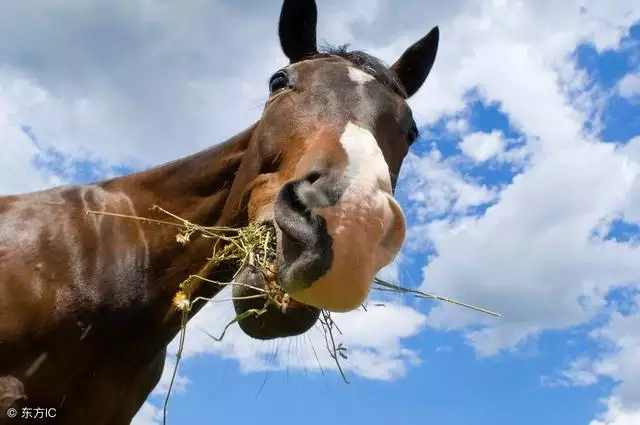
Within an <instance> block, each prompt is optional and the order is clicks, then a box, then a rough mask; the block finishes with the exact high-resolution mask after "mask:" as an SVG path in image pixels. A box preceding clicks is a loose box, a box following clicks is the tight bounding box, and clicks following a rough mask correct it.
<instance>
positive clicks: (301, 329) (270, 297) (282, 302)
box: [232, 222, 320, 340]
mask: <svg viewBox="0 0 640 425" xmlns="http://www.w3.org/2000/svg"><path fill="white" fill-rule="evenodd" d="M260 225H261V226H263V227H264V228H265V229H267V230H268V231H269V232H270V234H271V235H280V234H282V231H281V230H280V229H279V228H278V226H277V225H276V224H275V223H273V222H262V223H260ZM279 240H280V237H279V236H278V237H270V238H269V239H268V241H269V242H268V244H266V245H265V246H263V247H261V248H258V249H257V250H256V251H257V252H254V253H253V257H254V258H258V259H260V260H256V261H252V262H248V263H245V264H244V265H243V266H242V268H241V269H240V270H239V271H238V273H237V275H236V278H235V279H234V280H235V282H236V284H234V285H233V286H232V288H233V289H232V293H233V306H234V310H235V313H236V315H238V316H239V317H242V319H240V320H238V325H239V327H240V329H241V330H242V331H243V332H244V333H245V334H246V335H248V336H249V337H251V338H254V339H260V340H269V339H275V338H285V337H292V336H297V335H301V334H303V333H305V332H307V331H308V330H309V329H311V328H312V327H313V326H314V325H315V323H316V322H317V320H318V318H319V317H320V310H319V309H317V308H315V307H312V306H309V305H306V304H304V303H301V302H299V301H296V300H294V299H293V298H292V297H291V296H290V295H289V293H288V292H287V291H286V290H285V288H284V287H283V285H282V284H281V282H280V278H279V273H278V270H279V266H280V265H281V264H282V261H281V260H280V258H281V254H280V253H281V252H282V244H281V243H279Z"/></svg>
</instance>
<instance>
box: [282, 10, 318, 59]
mask: <svg viewBox="0 0 640 425" xmlns="http://www.w3.org/2000/svg"><path fill="white" fill-rule="evenodd" d="M317 21H318V9H317V7H316V2H315V0H284V3H283V4H282V10H281V11H280V23H279V24H278V35H279V36H280V46H281V47H282V51H283V52H284V54H285V55H286V56H287V57H288V58H289V60H290V61H291V63H294V62H298V61H300V60H302V59H304V58H305V57H306V56H309V55H313V54H315V53H317V46H316V23H317Z"/></svg>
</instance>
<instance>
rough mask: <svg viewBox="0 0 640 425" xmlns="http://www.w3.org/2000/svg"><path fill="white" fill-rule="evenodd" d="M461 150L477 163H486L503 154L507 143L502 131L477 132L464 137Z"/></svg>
mask: <svg viewBox="0 0 640 425" xmlns="http://www.w3.org/2000/svg"><path fill="white" fill-rule="evenodd" d="M460 148H461V149H462V152H464V153H465V154H466V155H468V156H470V157H471V158H473V159H474V160H475V161H478V162H485V161H487V160H489V159H491V158H493V157H495V156H497V155H499V154H500V153H502V151H503V150H504V148H505V142H504V140H503V134H502V132H501V131H498V130H493V131H491V132H490V133H484V132H476V133H471V134H467V135H466V136H464V138H463V139H462V143H460Z"/></svg>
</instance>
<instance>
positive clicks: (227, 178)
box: [0, 0, 439, 425]
mask: <svg viewBox="0 0 640 425" xmlns="http://www.w3.org/2000/svg"><path fill="white" fill-rule="evenodd" d="M317 14H318V13H317V6H316V3H315V1H313V0H283V2H282V6H281V10H280V16H279V21H278V37H279V42H280V46H281V49H282V52H283V53H284V54H285V56H286V57H287V58H288V60H289V61H288V64H287V65H286V66H284V67H282V68H281V69H277V70H275V72H273V74H272V76H271V77H270V79H269V83H268V87H266V88H265V90H268V99H267V100H266V102H265V104H264V108H263V111H262V113H261V116H260V118H259V120H258V121H257V122H254V123H253V124H251V125H249V126H248V127H247V128H246V129H245V130H244V131H241V132H239V133H238V134H236V135H234V136H232V137H230V138H228V139H227V140H225V141H222V142H221V143H217V144H214V145H212V147H209V148H207V149H204V150H202V151H200V152H197V153H194V154H191V155H190V156H186V157H184V158H181V159H177V160H174V161H171V162H168V163H164V164H161V165H158V166H154V167H152V168H148V169H145V170H142V171H137V172H132V173H130V174H126V175H122V176H119V177H117V178H111V179H108V180H101V181H96V182H94V183H92V184H76V185H61V186H57V187H53V188H49V189H46V190H41V191H37V192H30V193H22V194H17V195H6V196H3V197H0V271H1V272H2V273H0V406H2V408H3V411H2V412H0V415H4V416H2V419H0V422H3V421H4V422H3V423H6V422H7V421H11V420H13V421H15V422H11V423H29V419H23V420H22V422H20V421H21V419H20V416H18V417H17V418H14V419H7V418H8V416H7V415H6V414H5V412H6V409H7V408H9V407H14V408H16V409H18V410H17V411H18V414H19V412H20V408H24V407H34V408H36V407H39V408H49V409H52V408H55V418H53V417H50V418H49V422H50V423H60V424H66V425H87V424H91V425H124V424H129V423H130V422H131V420H132V418H133V417H134V416H135V414H136V413H137V412H138V410H139V409H140V407H141V406H142V404H143V403H144V401H145V399H146V398H147V396H148V395H149V394H150V392H151V391H152V390H153V388H154V387H155V386H156V385H157V383H158V382H159V379H160V376H161V373H162V370H163V367H164V362H165V356H166V347H167V345H168V344H169V343H170V342H171V341H172V340H173V339H174V337H176V335H177V334H178V332H180V329H181V326H182V314H181V311H180V309H179V308H177V307H176V304H175V302H174V301H175V300H174V296H175V294H176V293H177V292H178V291H179V285H180V283H181V282H183V281H184V280H185V279H186V278H187V277H189V276H191V275H193V274H194V273H196V272H197V271H198V268H199V267H200V266H201V264H202V259H204V258H207V257H208V256H209V255H211V240H210V239H207V238H204V237H194V238H193V240H191V241H189V243H179V241H176V232H175V229H173V228H170V227H167V226H164V227H163V226H160V225H157V224H155V225H154V224H153V223H147V222H142V221H140V220H126V219H118V218H115V217H110V216H108V215H106V214H103V215H100V214H87V211H98V212H108V213H112V214H120V215H126V216H134V217H138V216H141V215H144V216H145V217H148V218H150V219H152V220H153V219H163V218H166V216H164V215H162V212H161V211H159V210H158V209H157V208H156V209H154V208H153V207H154V206H160V207H162V208H163V209H164V210H165V211H171V212H172V213H173V214H175V215H176V216H179V217H181V218H183V219H184V220H187V221H188V222H190V223H196V224H198V225H202V226H223V227H226V228H233V229H240V228H243V227H246V226H248V225H249V224H251V223H254V224H255V223H259V224H262V225H264V226H269V228H270V229H273V231H274V232H275V233H274V234H275V241H276V242H275V244H276V251H275V252H276V257H277V258H276V259H275V260H274V261H275V263H276V264H277V272H276V273H277V280H278V282H279V284H280V285H281V287H282V289H283V291H286V294H287V295H288V296H289V297H290V303H289V305H288V308H287V309H286V310H285V309H278V308H275V307H270V308H269V309H268V311H267V312H266V313H264V314H262V315H260V316H256V317H250V318H249V317H248V318H247V319H243V320H240V322H239V323H238V324H239V326H240V328H241V329H242V332H243V333H244V334H246V335H247V336H248V337H249V338H255V339H274V338H286V337H291V336H295V335H300V334H302V333H304V332H306V331H308V330H309V329H310V328H311V327H312V326H314V324H315V323H316V322H317V321H318V320H319V314H320V312H321V311H322V309H326V310H329V311H341V312H344V311H351V310H353V309H355V308H357V307H358V306H359V305H360V304H361V303H362V302H363V301H364V300H365V299H366V297H367V296H368V292H369V290H370V287H371V283H372V281H373V278H374V277H375V274H376V273H377V272H379V271H380V270H381V269H382V268H383V267H384V266H386V265H388V264H389V263H390V262H391V261H393V259H394V258H395V256H396V255H397V253H398V252H399V250H400V249H401V247H402V245H403V243H404V239H405V232H406V223H405V216H404V213H403V211H402V209H401V207H400V206H399V204H398V202H397V201H396V200H395V198H394V193H395V188H396V183H397V178H398V173H399V172H400V168H401V166H402V163H403V160H404V158H405V157H406V155H407V153H408V152H409V149H410V147H411V145H412V144H413V143H414V142H415V141H416V140H417V138H418V136H419V133H418V129H417V126H416V122H415V120H414V118H413V115H412V111H411V108H410V107H409V105H408V103H407V101H408V99H409V98H410V97H412V96H413V95H414V94H415V93H416V92H417V91H418V90H419V89H420V87H421V86H422V85H423V84H424V82H425V81H426V78H427V76H428V75H429V73H430V72H431V69H432V67H433V64H434V61H435V58H436V53H437V49H438V43H439V29H438V27H437V26H436V27H433V28H432V29H431V30H430V31H429V32H428V33H427V34H426V35H425V36H424V37H423V38H421V39H420V40H418V41H416V42H415V43H414V44H412V45H411V46H410V47H408V48H407V49H406V50H405V51H404V52H403V53H402V55H401V56H400V57H399V58H398V59H397V60H396V61H395V62H394V63H393V64H392V65H391V66H387V65H386V64H385V63H383V62H382V61H381V60H380V59H378V58H376V57H373V56H371V55H370V54H367V53H365V52H363V51H357V50H349V49H348V48H346V47H339V48H335V47H328V48H322V49H321V48H318V46H317V41H316V25H317ZM234 267H235V266H232V265H230V264H224V263H221V264H219V265H216V267H214V268H213V269H212V270H209V271H208V273H207V275H206V276H207V277H208V278H209V279H211V280H212V281H216V282H227V281H230V280H231V279H232V278H234V276H235V278H234V279H235V280H236V281H239V282H250V283H251V285H250V286H249V285H247V286H242V285H240V286H237V287H236V288H237V289H234V292H233V293H234V298H235V299H234V300H233V303H234V308H235V310H236V312H238V313H242V312H246V311H248V310H249V309H250V308H252V302H253V301H250V298H251V297H249V296H248V295H250V294H251V293H252V291H254V293H255V291H256V290H258V289H261V288H264V285H265V281H264V279H262V278H261V277H260V276H259V275H258V274H257V273H256V272H255V270H252V269H251V268H250V267H244V268H243V267H235V268H234ZM222 288H223V286H222V285H205V284H201V285H198V286H197V287H196V288H195V289H194V293H193V295H194V296H197V297H205V298H212V297H214V296H215V295H216V294H217V293H218V292H220V291H221V289H222ZM251 288H253V289H251ZM203 305H204V303H202V304H200V305H199V306H195V305H194V306H193V308H192V309H191V310H190V311H189V312H188V317H187V320H188V319H191V318H192V317H193V316H194V315H195V314H197V313H198V311H199V310H200V309H201V308H202V306H203ZM13 412H14V413H15V412H16V411H13ZM35 421H37V420H34V422H35Z"/></svg>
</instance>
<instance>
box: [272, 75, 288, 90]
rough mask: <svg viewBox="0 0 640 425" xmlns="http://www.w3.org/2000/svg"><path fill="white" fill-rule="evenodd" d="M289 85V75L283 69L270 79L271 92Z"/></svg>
mask: <svg viewBox="0 0 640 425" xmlns="http://www.w3.org/2000/svg"><path fill="white" fill-rule="evenodd" d="M287 87H289V77H288V76H287V74H286V73H284V72H282V71H279V72H276V73H275V74H274V75H273V76H272V77H271V80H270V81H269V92H270V93H271V94H273V93H275V92H277V91H278V90H281V89H284V88H287Z"/></svg>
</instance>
